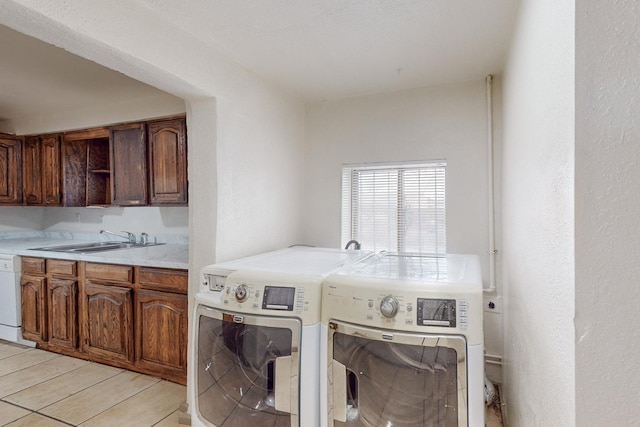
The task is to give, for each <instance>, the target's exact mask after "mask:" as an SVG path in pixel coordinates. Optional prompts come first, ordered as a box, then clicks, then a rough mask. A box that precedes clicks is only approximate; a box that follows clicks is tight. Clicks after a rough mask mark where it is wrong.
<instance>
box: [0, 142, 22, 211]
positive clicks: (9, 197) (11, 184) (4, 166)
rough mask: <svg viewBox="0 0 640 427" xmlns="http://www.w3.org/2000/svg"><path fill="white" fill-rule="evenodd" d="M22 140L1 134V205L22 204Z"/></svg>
mask: <svg viewBox="0 0 640 427" xmlns="http://www.w3.org/2000/svg"><path fill="white" fill-rule="evenodd" d="M21 165H22V138H20V137H16V136H12V135H5V134H0V204H3V205H18V204H21V203H22V169H21Z"/></svg>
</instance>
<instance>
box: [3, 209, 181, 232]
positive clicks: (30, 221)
mask: <svg viewBox="0 0 640 427" xmlns="http://www.w3.org/2000/svg"><path fill="white" fill-rule="evenodd" d="M188 225H189V208H187V207H155V206H148V207H130V208H115V207H114V208H105V209H101V208H100V209H97V208H96V209H94V208H79V207H78V208H58V207H46V208H44V207H37V206H20V207H0V231H19V230H46V231H67V232H72V233H98V232H99V231H100V230H102V229H106V230H111V231H116V232H119V231H120V230H127V231H131V232H134V233H136V234H140V233H141V232H146V233H148V234H149V235H151V236H165V237H166V236H187V235H188V233H189V230H188Z"/></svg>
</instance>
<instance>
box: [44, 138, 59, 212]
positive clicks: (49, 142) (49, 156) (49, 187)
mask: <svg viewBox="0 0 640 427" xmlns="http://www.w3.org/2000/svg"><path fill="white" fill-rule="evenodd" d="M40 144H41V146H42V149H41V151H40V153H41V156H42V157H41V163H40V164H41V179H42V201H43V204H44V205H46V206H61V205H62V188H61V176H62V174H61V169H62V166H61V164H60V136H59V135H49V136H43V137H41V138H40Z"/></svg>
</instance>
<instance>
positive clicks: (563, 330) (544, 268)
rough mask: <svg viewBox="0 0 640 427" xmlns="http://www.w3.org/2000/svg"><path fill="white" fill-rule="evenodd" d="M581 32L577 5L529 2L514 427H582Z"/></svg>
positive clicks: (518, 185)
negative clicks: (577, 139) (578, 373)
mask: <svg viewBox="0 0 640 427" xmlns="http://www.w3.org/2000/svg"><path fill="white" fill-rule="evenodd" d="M574 27H575V26H574V6H573V2H571V1H564V2H558V1H555V0H523V1H522V2H521V4H520V10H519V17H518V20H517V22H516V29H515V34H514V37H513V42H512V46H511V50H510V54H509V58H508V61H507V66H506V71H505V76H504V88H503V90H504V108H503V113H504V139H503V159H502V164H503V177H502V189H503V191H502V196H503V212H502V214H503V223H502V227H503V228H502V233H503V234H502V235H503V237H502V242H503V250H502V255H503V258H502V261H503V266H504V269H503V288H504V297H505V299H504V304H503V306H504V309H505V317H504V328H505V348H504V369H503V379H504V388H503V400H504V401H506V405H507V406H506V413H507V416H508V422H509V425H510V426H517V427H520V426H572V425H575V416H576V415H575V401H576V393H575V388H574V382H575V377H574V367H575V365H574V325H573V316H574V312H575V310H574V283H575V277H574V257H573V252H574V243H573V242H574V230H573V225H574V202H573V200H574V199H573V197H574V195H573V188H574V177H573V173H574V161H573V156H574V89H573V88H574ZM609 309H610V307H609ZM628 390H629V389H628ZM594 392H596V391H594ZM601 397H602V398H603V399H604V400H606V401H607V402H608V404H611V405H615V406H616V407H617V406H619V404H618V403H619V402H615V400H611V399H610V396H607V395H604V394H603V395H601ZM578 425H610V424H608V423H603V424H598V423H595V424H592V423H591V422H586V423H582V424H578Z"/></svg>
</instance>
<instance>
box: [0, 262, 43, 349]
mask: <svg viewBox="0 0 640 427" xmlns="http://www.w3.org/2000/svg"><path fill="white" fill-rule="evenodd" d="M20 266H21V265H20V257H19V256H18V255H6V254H0V339H3V340H7V341H12V342H17V343H20V344H25V345H29V346H34V345H35V343H33V342H31V341H26V340H23V339H22V331H21V325H22V322H21V320H22V318H21V315H20V271H21V269H20Z"/></svg>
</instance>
